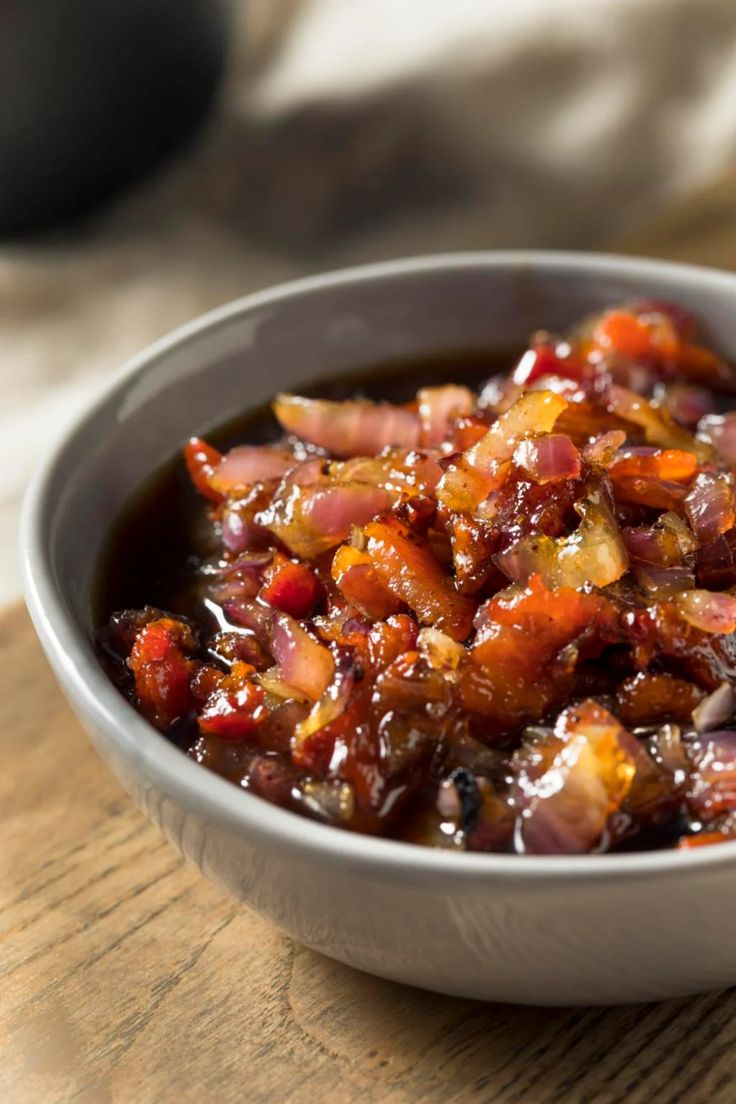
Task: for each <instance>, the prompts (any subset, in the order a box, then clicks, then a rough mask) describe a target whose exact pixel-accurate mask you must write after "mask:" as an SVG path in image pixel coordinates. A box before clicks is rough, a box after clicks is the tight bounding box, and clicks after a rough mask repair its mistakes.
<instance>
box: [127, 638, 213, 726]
mask: <svg viewBox="0 0 736 1104" xmlns="http://www.w3.org/2000/svg"><path fill="white" fill-rule="evenodd" d="M194 646H195V641H194V635H193V633H192V630H191V629H190V628H189V626H188V625H186V624H184V622H183V621H175V620H174V619H173V618H171V617H162V618H160V619H159V620H157V621H150V622H149V623H148V624H147V625H145V626H144V628H142V629H141V631H140V632H139V633H138V635H137V636H136V638H135V643H134V644H133V648H132V651H131V653H130V658H129V659H128V666H129V668H130V669H131V671H132V672H133V675H134V677H135V694H136V701H137V703H138V708H139V709H140V710H141V712H142V713H143V714H144V715H145V716H146V717H147V718H148V720H149V721H150V722H151V723H152V724H154V725H155V726H156V728H159V729H161V731H162V732H163V731H165V730H166V729H167V728H171V727H172V725H174V724H176V722H177V721H181V720H183V719H184V718H185V717H186V715H187V713H189V711H190V710H191V709H192V706H193V704H194V700H193V697H192V692H191V689H190V683H191V681H192V678H193V676H194V674H195V672H196V670H197V665H196V664H195V663H194V662H193V661H192V660H191V659H189V658H188V656H189V654H190V653H191V652H192V651H193V650H194Z"/></svg>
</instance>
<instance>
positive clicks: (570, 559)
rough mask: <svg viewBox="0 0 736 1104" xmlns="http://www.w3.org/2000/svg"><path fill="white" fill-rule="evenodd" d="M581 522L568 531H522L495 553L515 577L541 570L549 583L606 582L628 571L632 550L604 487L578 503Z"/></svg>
mask: <svg viewBox="0 0 736 1104" xmlns="http://www.w3.org/2000/svg"><path fill="white" fill-rule="evenodd" d="M575 511H576V512H577V513H578V514H579V515H580V519H581V520H580V525H579V526H578V528H577V529H576V530H575V532H574V533H571V534H570V536H569V537H557V538H555V537H547V536H544V535H542V536H536V535H535V536H528V537H522V538H521V540H518V541H517V542H516V543H515V544H512V545H511V546H510V547H509V548H507V549H506V550H505V551H503V552H500V553H498V555H496V556H495V557H494V562H495V563H496V564H497V566H498V567H500V569H501V570H502V571H503V572H504V574H505V575H507V576H508V578H509V579H511V580H513V582H516V583H523V582H525V581H526V580H527V579H528V578H529V577H530V576H531V575H534V574H538V575H539V576H540V577H541V579H542V582H543V583H544V585H545V586H546V587H549V588H554V587H581V586H585V585H586V584H588V583H592V584H593V585H594V586H601V587H602V586H608V584H609V583H614V582H615V581H616V580H617V579H620V578H621V576H622V575H623V574H624V573H625V572H626V571H627V569H628V566H629V555H628V552H627V551H626V546H625V545H624V542H623V540H622V539H621V532H620V530H619V528H618V525H617V523H616V519H615V517H614V516H613V513H612V512H611V509H610V507H609V505H608V502H607V501H606V497H605V494H604V493H603V491H602V489H600V488H596V487H591V488H590V490H589V492H588V494H587V496H586V497H585V498H584V499H582V500H581V501H580V502H578V503H576V504H575Z"/></svg>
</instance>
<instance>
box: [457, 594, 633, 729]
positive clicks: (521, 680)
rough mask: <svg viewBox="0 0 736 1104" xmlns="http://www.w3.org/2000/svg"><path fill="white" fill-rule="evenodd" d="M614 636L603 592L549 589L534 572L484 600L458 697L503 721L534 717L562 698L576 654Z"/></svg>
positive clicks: (589, 652)
mask: <svg viewBox="0 0 736 1104" xmlns="http://www.w3.org/2000/svg"><path fill="white" fill-rule="evenodd" d="M619 635H620V634H619V630H618V626H617V618H616V612H615V610H614V608H613V606H612V605H611V604H610V603H609V602H608V601H607V599H605V598H603V597H601V596H599V595H597V594H584V593H582V592H580V591H578V590H573V589H572V588H564V589H560V590H554V589H552V590H550V589H548V588H547V587H546V586H545V585H544V584H543V582H542V580H541V579H540V578H539V576H532V578H531V579H530V580H529V583H528V585H527V586H526V587H525V588H524V589H523V590H522V589H516V588H509V590H507V591H503V592H502V593H501V594H497V595H496V597H495V598H491V599H490V600H489V601H488V602H486V604H485V606H484V607H483V609H482V621H481V623H480V627H479V629H478V632H477V635H476V637H475V642H474V644H473V646H472V647H471V649H470V652H469V655H468V660H469V662H468V663H467V664H466V665H465V667H464V668H463V669H462V671H461V673H460V690H461V694H462V700H463V704H464V705H465V708H466V709H469V710H470V711H471V712H472V713H477V714H481V715H482V716H484V717H488V718H491V719H493V720H495V721H496V722H497V723H498V725H499V726H501V727H504V726H505V727H511V728H513V727H515V726H518V725H520V724H522V723H523V722H524V721H528V720H533V719H537V718H539V717H541V716H542V715H543V714H544V712H545V711H546V710H547V709H548V708H549V707H550V705H551V704H552V703H553V702H554V701H556V700H559V699H560V698H564V695H565V692H566V690H567V689H568V687H569V686H570V684H571V678H572V675H573V673H574V669H575V665H576V663H577V662H578V660H579V659H580V658H581V657H584V658H586V659H591V658H594V657H595V656H596V655H599V654H600V652H601V651H602V650H603V648H604V647H605V645H606V644H608V643H612V642H614V641H615V640H617V639H618V638H619Z"/></svg>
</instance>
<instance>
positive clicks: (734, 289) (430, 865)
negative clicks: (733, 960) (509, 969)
mask: <svg viewBox="0 0 736 1104" xmlns="http://www.w3.org/2000/svg"><path fill="white" fill-rule="evenodd" d="M464 268H474V269H477V268H487V269H502V270H503V269H509V270H524V269H527V270H528V269H536V270H546V271H547V272H557V273H558V274H562V273H564V272H566V271H567V272H576V273H577V274H581V273H583V274H588V275H590V276H591V277H592V278H595V277H596V276H597V275H607V276H616V275H620V276H621V277H627V276H632V275H633V276H638V277H640V278H642V279H646V278H647V277H649V278H652V279H655V278H656V280H657V282H658V283H660V284H661V283H663V282H664V283H672V285H673V286H676V287H677V288H678V289H681V287H682V284H683V282H685V283H687V282H691V283H694V284H698V285H700V286H703V285H704V284H709V285H711V286H713V287H714V288H718V289H720V290H726V291H730V292H731V293H733V295H734V298H735V299H736V273H730V272H725V271H722V270H718V269H711V268H706V267H703V266H697V265H688V264H681V263H679V262H672V261H658V260H653V259H647V258H641V257H629V256H613V255H608V254H605V253H583V252H573V251H559V250H498V251H494V250H488V251H464V252H456V253H444V254H443V253H439V254H430V255H425V256H417V257H409V258H402V259H398V260H388V261H381V262H377V263H373V264H367V265H358V266H354V267H351V268H345V269H339V270H335V271H332V272H326V273H321V274H318V275H315V276H308V277H304V278H301V279H297V280H291V281H288V282H286V283H282V284H278V285H276V286H274V287H272V288H268V289H265V290H262V291H258V292H255V293H252V294H248V295H245V296H242V297H240V298H238V299H235V300H233V301H231V302H229V303H226V304H224V305H223V306H220V307H217V308H215V309H214V310H210V311H208V312H206V313H204V314H202V315H200V316H198V317H197V318H195V319H193V320H192V321H190V322H187V323H185V324H184V325H181V326H179V327H177V328H176V329H174V330H173V331H171V332H170V333H168V334H166V335H165V336H163V337H161V338H159V339H158V340H156V341H154V342H153V343H151V344H150V345H148V346H147V347H146V348H144V349H143V350H142V351H141V352H139V353H137V354H136V355H134V356H133V357H131V358H129V359H128V360H127V361H126V362H125V363H124V364H123V365H122V366H121V367H120V368H119V369H118V370H117V371H116V372H114V373H112V374H111V376H110V378H109V380H108V381H107V383H106V385H105V386H104V388H103V389H102V390H101V391H99V392H97V394H96V395H95V397H94V398H93V399H92V400H91V401H89V402H88V403H87V404H85V406H84V407H83V408H82V409H81V410H80V411H79V412H77V414H76V415H75V417H74V418H73V419H72V420H71V422H70V424H69V425H68V427H67V428H66V429H65V431H64V432H63V433H62V434H61V436H60V437H59V439H57V440H56V442H55V443H54V445H53V447H52V448H51V449H50V451H49V452H48V453H47V454H46V455H45V456H44V457H43V458H42V460H41V462H40V463H39V464H38V465H37V467H36V470H35V472H34V474H33V476H32V479H31V481H30V484H29V486H28V489H27V491H26V494H25V497H24V502H23V508H22V513H21V522H20V527H19V537H20V554H21V571H22V578H23V588H24V594H25V600H26V604H27V606H28V610H29V612H30V615H31V618H32V621H33V623H34V626H35V628H36V631H37V633H38V635H39V637H40V639H41V641H42V643H43V646H44V649H45V651H46V654H47V657H48V659H49V660H50V662H51V665H52V667H53V669H54V670H55V673H56V675H57V677H58V679H59V682H60V684H61V686H62V689H63V690H64V692H65V693H66V694H67V695H68V696H69V697H70V698H71V699H72V701H73V702H74V703H78V704H79V711H80V712H81V713H82V715H83V716H84V718H85V719H86V720H87V721H88V722H89V723H91V724H92V725H93V726H96V727H97V728H99V729H100V730H102V731H103V732H105V733H106V735H107V736H108V738H109V740H110V741H111V743H112V744H113V745H115V746H116V747H117V748H118V749H119V751H120V754H121V755H122V756H123V757H124V759H126V760H127V761H128V762H131V761H132V762H133V763H134V764H135V767H136V769H137V770H138V771H140V772H142V773H143V774H144V775H145V776H146V777H147V778H150V779H151V780H152V781H154V782H156V783H157V784H158V785H160V786H161V787H162V789H164V790H165V791H166V792H168V793H170V794H172V795H174V796H175V797H176V799H177V800H179V801H181V802H182V804H183V805H184V806H185V808H187V809H188V810H194V811H196V812H198V813H200V814H202V815H205V816H207V817H211V818H214V819H215V820H217V821H218V822H219V823H221V824H223V825H225V826H226V827H228V828H229V829H231V830H235V831H236V832H237V833H239V834H248V835H249V836H251V837H253V838H256V839H262V840H263V841H264V842H265V841H266V840H267V841H268V843H269V846H273V845H274V844H278V845H279V846H281V847H282V848H284V849H288V850H290V851H292V852H301V853H302V854H303V856H304V858H305V859H307V858H311V859H322V860H324V859H329V860H330V861H331V862H333V863H334V864H336V865H338V864H339V865H349V866H350V867H351V868H352V869H356V868H358V869H362V870H365V871H367V872H371V871H372V872H374V873H375V872H383V873H386V872H389V871H392V872H393V873H394V876H395V875H396V874H398V873H401V875H402V876H404V877H406V878H407V879H410V880H412V881H415V880H417V879H423V878H431V879H436V878H437V877H438V876H441V877H442V878H443V879H448V878H449V879H450V880H453V881H454V880H456V879H467V878H468V877H471V878H473V879H478V878H492V879H493V880H494V881H495V882H496V883H498V882H499V881H504V880H510V881H513V882H517V881H518V880H519V879H522V880H523V879H528V878H533V879H534V881H535V882H536V881H537V880H538V879H540V878H542V879H545V880H546V879H554V880H559V879H560V878H563V879H574V880H576V881H577V880H578V879H579V878H584V879H587V880H606V881H609V880H611V879H617V880H618V879H620V878H627V877H641V876H642V875H647V876H650V877H663V876H672V875H676V874H678V873H679V872H681V871H683V872H684V871H685V870H694V869H703V870H711V869H712V868H714V867H716V868H720V867H722V866H728V865H730V864H732V863H735V862H736V840H734V841H732V842H726V843H721V844H718V845H717V846H707V847H702V848H694V849H692V850H689V851H676V850H663V851H640V852H631V853H623V854H622V853H618V854H616V853H614V854H584V855H515V854H511V855H510V854H497V853H493V852H462V853H458V852H456V851H451V850H447V851H446V850H443V849H438V848H431V847H421V846H419V845H416V844H411V843H404V842H401V841H397V840H392V839H385V838H382V837H374V836H368V835H364V834H360V833H353V832H349V831H344V830H340V829H336V828H335V827H334V826H331V825H326V824H322V823H319V822H317V821H312V820H310V819H308V818H306V817H303V816H301V815H300V814H298V813H295V812H292V811H290V810H287V809H282V808H280V807H278V806H276V805H273V804H271V803H270V802H268V801H266V800H264V799H262V798H259V797H257V796H255V795H254V794H251V793H248V792H247V791H242V790H239V789H238V788H237V787H236V786H234V785H233V784H232V783H231V782H228V781H226V780H225V779H223V778H221V777H220V776H219V775H216V774H215V773H214V772H212V771H209V770H207V769H206V768H204V767H202V766H201V765H200V764H199V763H196V762H194V761H193V760H192V759H190V758H189V757H187V756H186V755H184V754H182V752H181V751H180V750H179V749H178V748H177V747H175V745H174V744H172V743H171V742H170V741H168V740H167V739H166V737H165V736H164V735H163V734H161V733H159V732H158V731H157V730H156V729H155V728H154V727H153V726H152V725H150V724H149V723H148V722H147V721H145V720H144V718H143V717H141V716H140V714H139V713H138V712H137V711H136V710H135V709H134V708H133V707H132V706H131V705H130V704H129V703H128V702H127V701H126V700H125V699H124V698H123V697H122V695H121V694H120V693H119V691H118V690H117V689H116V688H115V687H114V686H113V684H112V682H111V681H110V680H109V678H108V676H107V675H106V674H105V672H104V671H103V669H102V667H101V665H100V664H99V663H98V661H97V660H96V658H95V656H94V653H93V651H92V650H91V647H90V641H89V640H88V639H87V637H86V634H85V633H84V632H83V631H82V630H81V629H80V628H79V627H78V626H77V625H76V624H75V623H74V621H73V619H72V617H71V615H70V614H69V613H68V611H67V610H66V609H65V605H64V600H63V597H62V594H61V592H60V591H57V589H56V586H55V583H54V577H53V568H52V562H53V554H52V539H51V534H49V533H48V532H47V524H46V523H47V506H48V499H49V491H50V483H51V479H52V477H53V473H54V471H55V469H56V467H57V465H58V464H59V462H60V461H61V460H62V459H63V457H64V454H65V453H66V452H67V450H68V448H69V447H70V445H71V444H72V442H73V439H74V438H75V437H76V436H77V434H78V433H79V432H80V431H81V430H82V429H83V428H84V427H85V426H88V425H91V424H93V423H94V421H95V419H96V418H97V417H98V415H99V413H100V411H101V410H102V409H103V408H104V407H106V406H107V405H108V404H110V403H111V402H114V401H115V400H116V399H120V398H121V397H122V396H123V395H124V393H125V391H126V389H127V387H128V385H129V384H130V383H131V382H132V381H133V380H134V379H137V378H138V377H139V376H141V375H142V374H143V373H144V372H146V371H147V370H148V369H149V368H151V367H153V366H154V365H155V364H156V363H157V362H158V361H159V360H161V359H162V358H164V357H167V356H168V355H169V354H171V353H172V352H176V351H177V350H181V349H183V348H184V347H186V346H187V345H188V344H190V343H192V342H196V341H197V340H198V339H199V338H200V336H202V335H203V334H204V333H208V334H211V333H213V332H214V331H216V330H217V329H218V328H219V327H221V326H224V325H226V324H228V323H230V322H231V321H232V320H233V319H234V318H237V317H240V316H243V315H246V314H248V313H250V312H252V311H256V310H258V309H260V308H262V307H263V306H265V305H273V304H276V303H278V302H280V301H281V300H284V299H289V298H297V297H301V296H303V295H309V294H310V293H312V292H316V291H325V290H329V289H331V288H335V287H338V286H344V285H346V284H361V283H371V282H375V281H381V280H384V279H386V278H395V277H401V276H416V275H421V274H423V273H427V274H431V273H439V272H443V271H449V270H452V269H464ZM76 711H77V709H76V704H75V712H76Z"/></svg>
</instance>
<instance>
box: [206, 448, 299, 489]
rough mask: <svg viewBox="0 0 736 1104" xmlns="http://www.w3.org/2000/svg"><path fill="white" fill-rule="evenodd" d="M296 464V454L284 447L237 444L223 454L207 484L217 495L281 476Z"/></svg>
mask: <svg viewBox="0 0 736 1104" xmlns="http://www.w3.org/2000/svg"><path fill="white" fill-rule="evenodd" d="M296 464H297V460H296V457H295V456H294V455H293V453H291V452H288V451H287V450H286V449H278V448H273V447H271V446H269V445H238V447H237V448H233V449H230V451H229V452H228V453H226V454H225V455H224V456H223V458H222V460H221V461H220V463H219V464H218V465H217V467H216V468H215V470H214V471H213V473H212V476H211V478H210V485H211V486H212V487H213V488H214V490H215V491H217V492H218V493H219V494H223V495H228V494H231V493H232V491H234V490H235V489H236V488H238V487H249V486H250V485H251V484H253V483H265V482H268V481H269V480H271V479H281V478H282V476H284V475H286V473H287V472H288V471H289V470H290V469H291V468H293V467H295V466H296Z"/></svg>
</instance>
